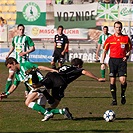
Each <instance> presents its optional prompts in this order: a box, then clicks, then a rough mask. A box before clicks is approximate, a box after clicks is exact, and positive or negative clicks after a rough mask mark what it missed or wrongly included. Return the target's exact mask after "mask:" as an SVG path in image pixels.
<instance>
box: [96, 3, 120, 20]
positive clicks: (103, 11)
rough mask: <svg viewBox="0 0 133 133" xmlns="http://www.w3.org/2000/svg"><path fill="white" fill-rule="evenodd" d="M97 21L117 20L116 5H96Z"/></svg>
mask: <svg viewBox="0 0 133 133" xmlns="http://www.w3.org/2000/svg"><path fill="white" fill-rule="evenodd" d="M96 18H97V19H99V18H103V19H106V20H117V19H118V4H104V3H102V4H100V3H99V4H98V9H97V17H96Z"/></svg>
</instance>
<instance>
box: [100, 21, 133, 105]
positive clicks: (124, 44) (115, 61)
mask: <svg viewBox="0 0 133 133" xmlns="http://www.w3.org/2000/svg"><path fill="white" fill-rule="evenodd" d="M114 31H115V33H114V34H113V35H112V36H110V37H108V38H107V40H106V41H105V43H104V51H103V55H102V63H103V65H104V60H105V57H106V53H107V51H108V50H110V59H109V69H110V73H109V76H110V91H111V94H112V98H113V100H112V103H111V105H117V97H116V77H117V76H118V77H119V81H120V83H121V104H125V103H126V97H125V91H126V88H127V82H126V77H127V59H128V58H129V56H130V53H131V49H132V45H131V40H130V38H129V37H128V36H127V35H123V34H122V23H121V22H120V21H117V22H115V23H114Z"/></svg>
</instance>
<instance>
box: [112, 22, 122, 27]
mask: <svg viewBox="0 0 133 133" xmlns="http://www.w3.org/2000/svg"><path fill="white" fill-rule="evenodd" d="M115 24H119V25H121V28H122V22H120V21H116V22H115V23H114V27H115Z"/></svg>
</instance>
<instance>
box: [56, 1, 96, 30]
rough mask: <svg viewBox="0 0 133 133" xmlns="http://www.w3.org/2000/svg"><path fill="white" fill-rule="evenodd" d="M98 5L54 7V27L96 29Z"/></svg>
mask: <svg viewBox="0 0 133 133" xmlns="http://www.w3.org/2000/svg"><path fill="white" fill-rule="evenodd" d="M97 6H98V3H97V2H96V3H89V4H81V5H80V4H79V5H78V4H77V5H74V4H72V5H58V4H55V5H54V17H55V27H56V28H57V27H58V26H59V25H60V24H61V25H63V26H64V28H92V27H96V20H95V17H96V15H97Z"/></svg>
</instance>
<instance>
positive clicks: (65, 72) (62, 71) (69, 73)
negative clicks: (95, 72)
mask: <svg viewBox="0 0 133 133" xmlns="http://www.w3.org/2000/svg"><path fill="white" fill-rule="evenodd" d="M83 70H84V69H82V68H78V67H75V66H67V65H64V66H62V67H60V68H59V75H60V76H61V77H62V78H63V79H64V80H65V82H67V84H69V83H71V82H73V81H74V80H75V79H77V78H78V77H80V76H81V75H83V74H82V71H83Z"/></svg>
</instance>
